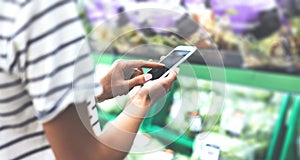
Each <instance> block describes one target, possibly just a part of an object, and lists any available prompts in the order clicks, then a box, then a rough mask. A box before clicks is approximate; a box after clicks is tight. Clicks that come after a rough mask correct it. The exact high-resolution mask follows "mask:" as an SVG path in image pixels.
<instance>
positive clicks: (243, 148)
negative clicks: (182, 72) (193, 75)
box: [165, 77, 282, 160]
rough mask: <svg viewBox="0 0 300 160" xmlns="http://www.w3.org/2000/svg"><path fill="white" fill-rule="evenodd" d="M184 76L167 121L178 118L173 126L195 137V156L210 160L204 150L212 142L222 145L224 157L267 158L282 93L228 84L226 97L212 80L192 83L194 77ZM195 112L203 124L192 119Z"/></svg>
mask: <svg viewBox="0 0 300 160" xmlns="http://www.w3.org/2000/svg"><path fill="white" fill-rule="evenodd" d="M180 79H181V82H182V83H181V86H180V87H179V88H177V90H176V92H175V94H174V99H173V104H172V105H171V106H170V112H169V116H168V118H167V122H165V124H166V125H167V124H168V123H171V122H172V121H176V123H172V125H171V126H169V129H170V130H172V131H174V132H176V133H178V134H179V135H185V136H187V137H189V138H191V139H194V141H195V142H194V147H193V154H192V156H191V159H200V160H202V159H203V160H204V159H206V158H203V156H204V157H205V153H203V152H204V151H205V148H207V147H206V145H208V144H209V145H213V146H216V147H217V148H219V152H220V153H219V156H220V158H221V159H230V160H232V159H234V160H251V159H265V156H266V153H267V149H268V144H269V141H270V138H271V134H272V131H273V127H274V125H275V122H276V117H277V115H278V112H279V110H278V108H279V106H280V100H281V99H282V95H281V94H279V93H275V92H270V91H266V90H261V89H250V88H246V87H240V86H234V85H226V93H225V95H226V96H225V98H224V99H222V97H221V95H220V90H214V89H213V88H214V87H212V85H215V84H212V83H211V82H208V81H202V80H197V81H198V83H197V84H194V85H191V83H189V82H191V81H192V80H191V79H190V78H188V77H180ZM184 82H186V84H185V83H184ZM184 93H189V94H188V95H187V94H184ZM217 99H221V101H220V103H219V104H218V103H217V104H214V103H215V102H216V101H218V100H217ZM195 104H197V105H195ZM195 111H198V113H199V114H198V115H199V117H201V123H199V122H197V120H196V121H195V119H194V123H191V122H190V113H191V112H195ZM194 115H195V114H194ZM193 125H194V126H193ZM195 125H199V126H198V129H199V130H198V132H193V131H194V130H193V129H194V128H195ZM191 126H193V128H191ZM219 156H218V157H219ZM201 157H202V158H201Z"/></svg>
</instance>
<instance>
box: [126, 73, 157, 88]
mask: <svg viewBox="0 0 300 160" xmlns="http://www.w3.org/2000/svg"><path fill="white" fill-rule="evenodd" d="M151 78H152V75H151V74H142V75H139V76H136V77H134V78H132V79H130V80H128V81H129V87H130V88H132V87H135V86H137V85H142V84H144V83H146V82H147V81H149V80H150V79H151Z"/></svg>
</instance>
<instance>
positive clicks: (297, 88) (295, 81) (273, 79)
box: [91, 53, 300, 94]
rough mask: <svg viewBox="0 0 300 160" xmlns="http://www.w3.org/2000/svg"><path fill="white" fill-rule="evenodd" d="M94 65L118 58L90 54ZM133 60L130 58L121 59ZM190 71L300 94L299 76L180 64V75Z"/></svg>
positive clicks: (240, 83) (226, 80)
mask: <svg viewBox="0 0 300 160" xmlns="http://www.w3.org/2000/svg"><path fill="white" fill-rule="evenodd" d="M91 55H92V57H93V59H94V60H95V63H101V64H111V63H112V62H113V61H114V60H115V59H118V56H115V55H112V54H97V53H93V54H91ZM122 58H128V59H133V58H132V57H122ZM191 67H192V71H193V72H194V73H195V78H199V79H205V80H212V81H220V82H225V83H232V84H238V85H244V86H249V87H257V88H264V89H268V90H274V91H280V92H288V93H295V94H299V93H300V83H299V82H300V76H296V75H291V74H281V73H271V72H265V71H259V70H252V69H237V68H229V67H226V68H222V67H216V66H206V65H201V64H182V65H181V68H180V69H181V70H180V75H185V76H189V75H190V73H191V70H190V69H191Z"/></svg>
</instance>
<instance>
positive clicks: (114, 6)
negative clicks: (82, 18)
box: [85, 0, 122, 23]
mask: <svg viewBox="0 0 300 160" xmlns="http://www.w3.org/2000/svg"><path fill="white" fill-rule="evenodd" d="M120 7H122V6H121V5H120V3H118V1H108V0H93V1H86V2H85V9H86V12H87V17H88V19H89V21H90V22H91V23H96V22H99V21H102V20H106V19H108V18H110V17H111V16H113V15H116V14H118V10H119V8H120Z"/></svg>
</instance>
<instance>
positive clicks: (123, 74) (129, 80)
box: [96, 60, 164, 101]
mask: <svg viewBox="0 0 300 160" xmlns="http://www.w3.org/2000/svg"><path fill="white" fill-rule="evenodd" d="M161 66H164V65H163V64H161V63H156V62H149V61H142V60H117V61H115V62H114V63H113V65H112V67H111V68H110V69H109V71H108V72H107V74H105V75H104V77H102V78H101V79H100V84H101V85H102V87H103V93H102V94H101V95H98V96H96V98H97V100H98V101H103V100H106V99H110V98H113V97H116V96H120V95H124V94H127V93H128V92H129V91H130V90H131V89H132V88H133V87H135V86H138V85H143V84H144V83H146V82H147V81H149V80H150V79H151V78H152V75H151V74H144V72H143V70H142V68H152V67H161Z"/></svg>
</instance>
